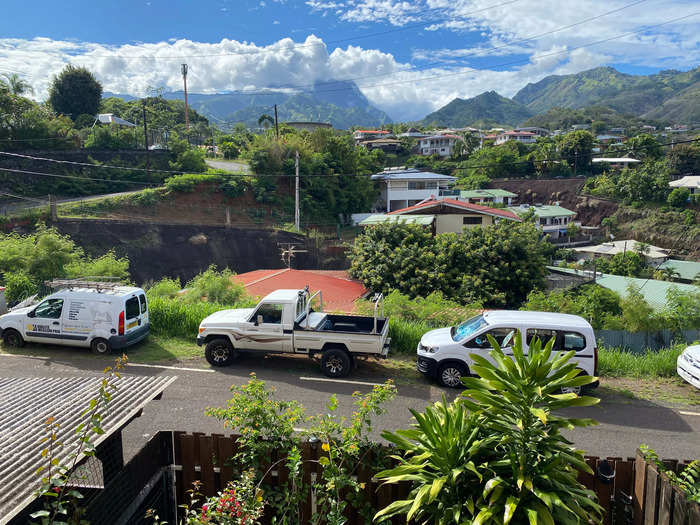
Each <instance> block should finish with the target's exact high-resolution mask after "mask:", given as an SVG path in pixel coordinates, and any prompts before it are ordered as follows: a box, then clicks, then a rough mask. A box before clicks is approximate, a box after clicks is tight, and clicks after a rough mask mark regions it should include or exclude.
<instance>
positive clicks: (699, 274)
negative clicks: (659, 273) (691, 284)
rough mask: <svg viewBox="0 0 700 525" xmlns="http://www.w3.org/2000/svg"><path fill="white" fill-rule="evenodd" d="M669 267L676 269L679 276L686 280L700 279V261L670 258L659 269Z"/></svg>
mask: <svg viewBox="0 0 700 525" xmlns="http://www.w3.org/2000/svg"><path fill="white" fill-rule="evenodd" d="M666 268H669V269H671V270H675V271H676V272H677V273H678V276H679V277H680V278H681V279H683V280H685V281H694V280H695V279H700V262H697V261H681V260H679V259H669V260H667V261H664V262H663V263H661V264H660V265H659V269H661V270H663V269H666Z"/></svg>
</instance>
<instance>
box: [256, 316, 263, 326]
mask: <svg viewBox="0 0 700 525" xmlns="http://www.w3.org/2000/svg"><path fill="white" fill-rule="evenodd" d="M255 324H256V325H260V324H263V316H262V315H259V316H258V317H257V319H255Z"/></svg>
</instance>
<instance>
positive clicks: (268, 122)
mask: <svg viewBox="0 0 700 525" xmlns="http://www.w3.org/2000/svg"><path fill="white" fill-rule="evenodd" d="M274 123H275V119H273V118H272V117H271V116H270V115H267V114H263V115H260V118H259V119H258V126H262V127H263V128H265V129H268V128H269V127H270V126H272V125H273V124H274Z"/></svg>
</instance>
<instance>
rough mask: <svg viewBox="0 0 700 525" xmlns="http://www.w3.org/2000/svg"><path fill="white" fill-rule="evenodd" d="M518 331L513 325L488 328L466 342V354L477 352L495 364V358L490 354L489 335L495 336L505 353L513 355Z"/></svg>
mask: <svg viewBox="0 0 700 525" xmlns="http://www.w3.org/2000/svg"><path fill="white" fill-rule="evenodd" d="M516 332H517V329H516V328H511V327H497V328H491V329H490V330H486V331H485V332H482V333H480V334H479V335H476V336H474V337H472V338H471V339H470V340H469V341H467V342H466V343H464V345H463V346H464V348H465V349H466V355H467V357H468V356H469V355H470V354H477V355H480V356H482V357H484V358H486V359H488V360H489V361H491V362H492V363H494V364H495V360H494V359H493V358H492V357H491V355H490V352H491V350H492V347H491V343H490V342H489V339H488V337H487V335H490V336H491V337H493V338H494V339H495V340H496V342H497V343H498V344H499V345H501V350H502V351H503V353H504V354H506V355H513V350H512V345H513V341H514V339H515V333H516Z"/></svg>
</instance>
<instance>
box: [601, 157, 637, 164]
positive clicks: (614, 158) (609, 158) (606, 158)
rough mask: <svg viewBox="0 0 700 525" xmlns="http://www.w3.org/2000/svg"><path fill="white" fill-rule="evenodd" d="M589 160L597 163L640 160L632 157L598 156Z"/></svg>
mask: <svg viewBox="0 0 700 525" xmlns="http://www.w3.org/2000/svg"><path fill="white" fill-rule="evenodd" d="M591 162H593V163H594V164H597V163H599V162H611V163H616V164H620V163H625V162H641V161H639V160H637V159H632V158H630V157H599V158H596V159H593V160H592V161H591Z"/></svg>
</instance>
